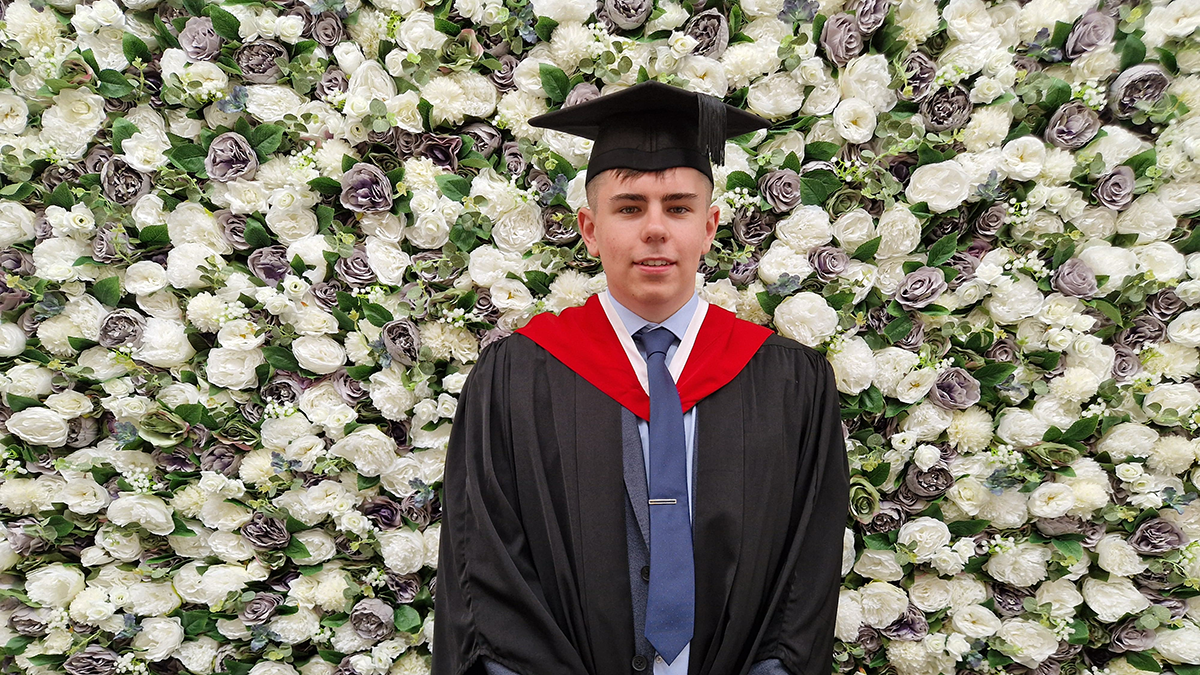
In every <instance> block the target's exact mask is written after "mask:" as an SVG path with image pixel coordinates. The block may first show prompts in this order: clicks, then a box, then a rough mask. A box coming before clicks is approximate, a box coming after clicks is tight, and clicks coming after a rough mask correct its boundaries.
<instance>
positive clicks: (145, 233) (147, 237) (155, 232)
mask: <svg viewBox="0 0 1200 675" xmlns="http://www.w3.org/2000/svg"><path fill="white" fill-rule="evenodd" d="M138 241H140V242H142V243H143V244H145V245H147V246H150V247H155V246H165V245H167V244H169V243H171V237H170V236H169V235H168V234H167V226H166V225H148V226H146V227H143V228H142V229H141V230H139V231H138Z"/></svg>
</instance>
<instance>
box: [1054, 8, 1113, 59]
mask: <svg viewBox="0 0 1200 675" xmlns="http://www.w3.org/2000/svg"><path fill="white" fill-rule="evenodd" d="M1116 34H1117V22H1116V21H1114V20H1113V18H1112V17H1111V16H1109V15H1107V14H1104V13H1102V12H1097V11H1096V10H1094V9H1093V10H1089V11H1088V12H1087V13H1086V14H1084V15H1083V16H1081V17H1080V18H1079V20H1078V21H1076V22H1075V25H1074V26H1073V27H1072V28H1071V32H1070V34H1068V35H1067V43H1066V45H1064V48H1063V53H1065V54H1066V55H1067V58H1068V59H1077V58H1079V57H1080V56H1083V55H1084V54H1086V53H1088V52H1090V51H1092V50H1094V49H1096V48H1097V47H1099V46H1101V45H1104V44H1108V43H1109V42H1112V39H1113V36H1114V35H1116Z"/></svg>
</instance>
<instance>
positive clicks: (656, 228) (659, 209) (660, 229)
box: [642, 203, 669, 241]
mask: <svg viewBox="0 0 1200 675" xmlns="http://www.w3.org/2000/svg"><path fill="white" fill-rule="evenodd" d="M666 219H667V214H666V210H665V209H664V208H663V206H662V204H654V203H651V204H650V205H649V206H648V207H647V208H646V221H645V223H644V224H643V227H642V237H643V238H645V239H646V240H647V241H650V240H653V239H666V237H667V234H668V231H669V230H668V229H667V221H666Z"/></svg>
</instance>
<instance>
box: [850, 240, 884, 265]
mask: <svg viewBox="0 0 1200 675" xmlns="http://www.w3.org/2000/svg"><path fill="white" fill-rule="evenodd" d="M882 241H883V237H875V238H874V239H871V240H869V241H864V242H863V243H861V244H859V245H858V248H856V249H854V255H853V256H851V257H852V258H854V259H855V260H861V261H863V262H870V260H871V258H874V257H875V253H876V252H877V251H878V250H879V243H880V242H882Z"/></svg>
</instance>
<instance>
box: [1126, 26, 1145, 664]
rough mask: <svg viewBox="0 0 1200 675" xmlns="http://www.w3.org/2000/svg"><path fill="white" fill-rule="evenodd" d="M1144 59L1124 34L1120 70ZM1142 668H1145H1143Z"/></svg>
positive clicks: (1134, 41) (1142, 47)
mask: <svg viewBox="0 0 1200 675" xmlns="http://www.w3.org/2000/svg"><path fill="white" fill-rule="evenodd" d="M1145 60H1146V45H1145V44H1143V43H1142V41H1141V39H1139V38H1138V36H1136V35H1126V36H1125V40H1124V44H1123V45H1122V47H1121V66H1120V67H1121V70H1125V69H1127V68H1132V67H1133V66H1136V65H1137V64H1139V63H1141V62H1142V61H1145ZM1142 670H1145V668H1143V669H1142Z"/></svg>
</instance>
